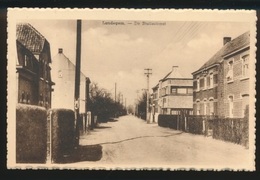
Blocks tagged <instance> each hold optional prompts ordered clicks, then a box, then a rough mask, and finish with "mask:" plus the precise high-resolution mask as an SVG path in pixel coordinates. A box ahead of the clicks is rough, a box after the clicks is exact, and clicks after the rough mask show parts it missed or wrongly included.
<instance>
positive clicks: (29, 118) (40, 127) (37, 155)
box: [16, 104, 47, 163]
mask: <svg viewBox="0 0 260 180" xmlns="http://www.w3.org/2000/svg"><path fill="white" fill-rule="evenodd" d="M46 156H47V112H46V110H45V108H42V107H39V106H33V105H25V104H18V105H17V106H16V162H17V163H45V162H46Z"/></svg>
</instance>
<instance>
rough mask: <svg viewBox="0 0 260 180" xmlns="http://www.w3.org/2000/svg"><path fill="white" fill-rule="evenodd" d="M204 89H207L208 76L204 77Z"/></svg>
mask: <svg viewBox="0 0 260 180" xmlns="http://www.w3.org/2000/svg"><path fill="white" fill-rule="evenodd" d="M204 89H207V76H205V77H204Z"/></svg>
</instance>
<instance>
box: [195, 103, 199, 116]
mask: <svg viewBox="0 0 260 180" xmlns="http://www.w3.org/2000/svg"><path fill="white" fill-rule="evenodd" d="M196 106H197V115H200V101H197V104H196Z"/></svg>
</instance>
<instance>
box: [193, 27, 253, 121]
mask: <svg viewBox="0 0 260 180" xmlns="http://www.w3.org/2000/svg"><path fill="white" fill-rule="evenodd" d="M249 37H250V36H249V32H246V33H244V34H242V35H240V36H239V37H237V38H235V39H233V40H231V38H230V37H224V38H223V47H222V48H221V49H220V50H219V51H218V52H217V53H216V54H215V55H214V56H213V57H212V58H210V59H209V60H208V61H207V62H206V63H205V64H204V65H203V66H202V67H201V68H199V69H198V70H197V71H195V72H193V73H192V75H193V110H194V114H195V115H217V116H220V117H243V112H244V109H245V107H246V105H248V104H249V99H248V96H249V87H248V85H249V80H248V79H249V76H248V73H249V70H248V67H249V66H248V64H249V39H250V38H249Z"/></svg>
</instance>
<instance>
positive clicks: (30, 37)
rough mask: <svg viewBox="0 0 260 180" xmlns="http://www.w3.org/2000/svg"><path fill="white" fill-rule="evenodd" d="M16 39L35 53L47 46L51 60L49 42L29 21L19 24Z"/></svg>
mask: <svg viewBox="0 0 260 180" xmlns="http://www.w3.org/2000/svg"><path fill="white" fill-rule="evenodd" d="M16 39H17V40H18V41H19V42H20V43H21V44H23V45H24V46H25V47H26V48H27V49H29V50H30V51H31V52H32V53H33V54H35V55H39V54H40V53H42V51H43V49H44V48H47V51H48V52H47V53H48V56H49V58H48V59H49V62H51V55H50V44H49V42H48V41H47V39H46V38H45V37H44V36H43V35H42V34H41V33H39V32H38V31H37V30H36V29H35V28H34V27H33V26H32V25H30V24H29V23H19V24H17V26H16Z"/></svg>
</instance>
